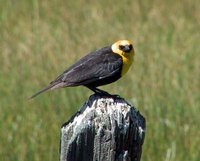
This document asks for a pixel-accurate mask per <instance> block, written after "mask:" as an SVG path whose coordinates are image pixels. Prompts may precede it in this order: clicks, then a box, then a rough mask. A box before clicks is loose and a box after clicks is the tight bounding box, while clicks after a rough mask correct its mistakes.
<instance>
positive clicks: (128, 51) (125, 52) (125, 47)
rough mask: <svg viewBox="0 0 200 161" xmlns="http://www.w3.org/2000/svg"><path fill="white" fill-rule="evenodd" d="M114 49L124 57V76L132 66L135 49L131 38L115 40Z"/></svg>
mask: <svg viewBox="0 0 200 161" xmlns="http://www.w3.org/2000/svg"><path fill="white" fill-rule="evenodd" d="M111 48H112V51H113V52H114V53H116V54H118V55H120V56H121V57H122V60H123V67H122V73H121V74H122V76H123V75H124V74H125V73H126V72H127V71H128V69H129V67H130V66H131V64H132V62H133V60H134V55H135V51H134V48H133V43H132V42H131V41H129V40H119V41H117V42H115V43H114V44H113V45H112V46H111Z"/></svg>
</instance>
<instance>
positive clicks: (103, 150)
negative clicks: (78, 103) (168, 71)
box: [60, 94, 145, 161]
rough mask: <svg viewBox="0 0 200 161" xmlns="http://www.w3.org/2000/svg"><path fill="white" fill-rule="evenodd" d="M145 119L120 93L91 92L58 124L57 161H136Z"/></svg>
mask: <svg viewBox="0 0 200 161" xmlns="http://www.w3.org/2000/svg"><path fill="white" fill-rule="evenodd" d="M144 136H145V119H144V117H143V116H142V115H140V113H139V111H137V110H136V109H135V108H134V107H132V106H131V105H130V104H128V103H127V102H126V101H125V100H124V99H122V98H120V97H116V96H115V97H114V96H113V97H106V96H100V95H97V94H94V95H92V96H90V98H89V100H88V102H86V103H85V104H84V105H83V106H82V108H81V109H80V111H78V112H77V113H76V114H75V115H74V116H73V117H72V118H71V119H70V120H69V121H68V122H66V123H65V124H64V125H63V126H62V128H61V144H60V161H139V160H140V158H141V153H142V144H143V141H144Z"/></svg>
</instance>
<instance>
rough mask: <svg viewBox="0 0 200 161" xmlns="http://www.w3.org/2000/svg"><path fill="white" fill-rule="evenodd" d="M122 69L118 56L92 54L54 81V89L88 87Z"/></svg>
mask: <svg viewBox="0 0 200 161" xmlns="http://www.w3.org/2000/svg"><path fill="white" fill-rule="evenodd" d="M121 67H122V60H121V57H119V56H118V55H117V54H113V53H111V52H110V53H109V52H99V51H98V52H95V53H91V54H89V55H87V56H86V57H84V58H82V59H80V60H79V61H78V62H77V63H75V64H74V65H73V66H71V67H70V68H69V69H68V70H66V71H65V72H64V73H63V74H62V75H60V76H59V77H58V78H57V79H56V80H55V81H53V82H52V83H53V84H55V85H54V87H53V88H59V87H65V86H77V85H86V84H89V83H92V82H95V81H98V80H100V79H104V78H107V77H111V76H113V75H115V74H116V73H119V72H121ZM56 82H57V83H56Z"/></svg>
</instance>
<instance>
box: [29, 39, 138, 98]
mask: <svg viewBox="0 0 200 161" xmlns="http://www.w3.org/2000/svg"><path fill="white" fill-rule="evenodd" d="M134 55H135V51H134V47H133V43H132V42H131V41H130V40H118V41H116V42H115V43H113V44H112V45H109V46H105V47H103V48H101V49H98V50H96V51H93V52H90V53H89V54H87V55H86V56H84V57H82V58H81V59H80V60H79V61H77V62H76V63H75V64H73V65H71V66H70V67H69V68H68V69H66V70H65V71H64V72H63V73H62V74H61V75H59V76H58V77H57V78H56V79H55V80H54V81H52V82H50V83H49V85H48V86H46V87H45V88H43V89H42V90H40V91H38V92H37V93H35V94H34V95H32V96H31V97H30V99H32V98H34V97H36V96H38V95H39V94H41V93H43V92H45V91H47V90H54V89H58V88H63V87H75V86H85V87H87V88H89V89H90V90H92V91H93V92H94V93H99V94H108V92H106V91H103V90H101V89H99V88H97V87H99V86H103V85H107V84H110V83H112V82H115V81H117V80H118V79H120V78H121V77H122V76H124V75H125V74H126V73H127V71H128V70H129V68H130V66H131V64H132V63H133V61H134Z"/></svg>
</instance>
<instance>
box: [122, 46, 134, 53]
mask: <svg viewBox="0 0 200 161" xmlns="http://www.w3.org/2000/svg"><path fill="white" fill-rule="evenodd" d="M132 48H133V47H132V45H125V46H124V49H123V51H124V52H126V53H129V52H130V51H131V50H132Z"/></svg>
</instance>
